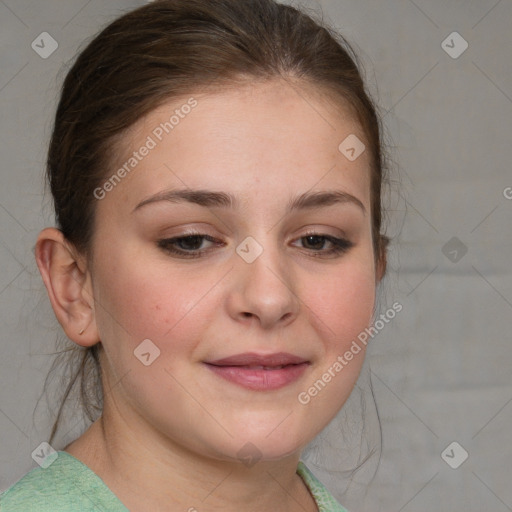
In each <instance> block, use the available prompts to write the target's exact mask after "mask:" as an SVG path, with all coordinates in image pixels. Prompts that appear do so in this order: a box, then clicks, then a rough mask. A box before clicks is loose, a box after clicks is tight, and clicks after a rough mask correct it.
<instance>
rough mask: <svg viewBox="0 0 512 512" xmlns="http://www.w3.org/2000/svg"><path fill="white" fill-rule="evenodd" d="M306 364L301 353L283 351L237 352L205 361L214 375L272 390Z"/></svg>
mask: <svg viewBox="0 0 512 512" xmlns="http://www.w3.org/2000/svg"><path fill="white" fill-rule="evenodd" d="M310 364H311V363H310V361H308V360H306V359H304V358H302V357H298V356H295V355H293V354H287V353H284V352H280V353H276V354H269V355H258V354H254V353H246V354H237V355H235V356H230V357H226V358H223V359H217V360H215V361H207V362H205V365H206V366H207V367H208V368H209V369H210V370H211V371H213V372H214V373H215V374H216V375H217V376H219V377H221V378H223V379H225V380H227V381H229V382H231V383H234V384H237V385H239V386H242V387H244V388H246V389H251V390H254V391H272V390H276V389H280V388H282V387H284V386H287V385H289V384H291V383H292V382H294V381H296V380H298V379H299V378H300V377H301V376H302V375H303V373H304V372H305V371H306V369H307V368H308V367H309V366H310Z"/></svg>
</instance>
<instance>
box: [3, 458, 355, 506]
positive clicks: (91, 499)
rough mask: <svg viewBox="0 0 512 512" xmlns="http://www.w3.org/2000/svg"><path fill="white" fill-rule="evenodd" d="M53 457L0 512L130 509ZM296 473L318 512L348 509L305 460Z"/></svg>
mask: <svg viewBox="0 0 512 512" xmlns="http://www.w3.org/2000/svg"><path fill="white" fill-rule="evenodd" d="M54 458H55V460H54V461H53V462H52V463H51V464H50V465H49V466H48V467H46V468H42V467H37V468H34V469H32V470H31V471H29V472H28V473H27V474H26V475H25V476H24V477H23V478H21V480H19V481H18V482H16V483H15V484H13V485H12V486H11V487H9V488H8V489H7V490H6V491H4V492H3V493H2V494H0V510H1V512H31V511H37V512H98V511H104V512H127V511H128V509H127V508H126V507H125V506H124V505H123V504H122V503H121V502H120V501H119V499H118V498H117V496H116V495H115V494H114V493H113V492H112V491H111V490H110V489H109V488H108V487H107V486H106V485H105V483H104V482H103V480H102V479H101V478H100V477H99V476H98V475H96V473H94V472H93V471H92V470H91V469H90V468H89V467H88V466H86V465H85V464H83V463H82V462H81V461H79V460H78V459H76V458H75V457H73V456H72V455H71V454H69V453H68V452H65V451H59V452H56V454H54ZM297 474H298V475H300V477H301V478H302V479H303V480H304V483H305V484H306V486H307V487H308V489H309V490H310V492H311V494H312V496H313V498H314V499H315V502H316V504H317V506H318V510H319V512H347V511H346V510H345V509H344V508H343V507H342V506H341V505H340V504H339V503H338V502H337V501H336V500H335V499H334V497H333V496H332V495H331V493H330V492H329V491H328V490H327V489H326V488H325V487H324V486H323V485H322V484H321V483H320V482H319V481H318V480H317V478H316V477H315V476H314V475H313V473H311V471H310V470H309V469H308V468H307V467H306V465H305V464H304V463H303V462H302V461H300V462H299V464H298V466H297ZM192 510H193V508H192ZM199 512H200V511H199Z"/></svg>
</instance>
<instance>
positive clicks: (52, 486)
mask: <svg viewBox="0 0 512 512" xmlns="http://www.w3.org/2000/svg"><path fill="white" fill-rule="evenodd" d="M105 507H107V508H105ZM0 510H1V511H2V512H21V511H23V512H26V511H29V510H37V511H38V512H71V511H73V512H75V511H77V510H80V511H81V512H89V511H91V512H92V511H98V510H109V511H110V510H113V511H114V510H115V511H116V512H117V511H126V510H127V509H126V508H124V506H122V505H121V503H120V502H119V501H118V500H116V498H115V496H114V495H113V494H111V493H110V492H109V491H108V489H107V488H106V486H105V484H104V483H103V481H102V480H101V479H100V478H99V477H98V476H97V475H95V474H94V473H93V472H92V471H91V470H90V469H89V468H88V467H87V466H85V465H84V464H82V463H81V462H80V461H79V460H78V459H75V458H74V457H73V456H71V455H70V454H68V453H67V452H64V451H61V452H56V453H55V454H54V456H53V459H52V460H50V461H47V462H46V463H45V464H44V466H42V467H37V468H35V469H32V470H31V471H29V472H28V473H27V474H26V475H25V476H24V477H22V478H21V479H20V480H18V481H17V482H16V483H14V484H13V485H11V487H9V488H8V489H7V490H5V491H4V492H3V493H1V494H0Z"/></svg>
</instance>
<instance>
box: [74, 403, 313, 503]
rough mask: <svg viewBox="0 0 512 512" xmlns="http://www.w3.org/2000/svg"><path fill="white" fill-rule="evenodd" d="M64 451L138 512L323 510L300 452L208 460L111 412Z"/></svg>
mask: <svg viewBox="0 0 512 512" xmlns="http://www.w3.org/2000/svg"><path fill="white" fill-rule="evenodd" d="M65 450H66V451H67V452H68V453H70V454H71V455H73V456H74V457H76V458H78V459H79V460H81V461H82V462H83V463H84V464H86V465H87V466H88V467H89V468H90V469H91V470H92V471H94V472H95V473H96V474H97V475H98V476H99V477H100V478H101V479H102V480H103V481H104V482H105V484H106V485H107V487H109V489H110V490H111V491H112V492H113V493H114V494H115V495H116V496H117V497H118V498H119V500H120V501H121V502H122V503H123V504H124V505H125V506H126V507H127V508H128V509H129V510H130V511H132V512H138V511H143V510H154V511H158V512H166V511H170V510H186V511H189V512H195V511H197V512H201V511H202V510H205V509H207V510H209V511H217V510H219V511H220V510H222V511H225V512H229V511H231V510H233V511H235V510H236V511H239V510H244V511H247V512H253V511H254V512H256V511H262V510H280V511H283V512H287V511H290V512H291V511H292V510H293V511H296V510H297V509H299V510H304V511H307V512H309V511H311V512H313V511H314V512H317V510H318V508H317V506H316V504H315V502H314V500H313V498H312V496H311V494H310V493H309V490H308V489H307V487H306V485H305V484H304V482H303V481H302V479H301V478H300V476H299V475H297V474H296V468H297V464H298V460H299V454H298V453H296V454H293V455H292V456H289V457H285V458H283V459H280V460H278V461H258V462H257V463H255V464H254V465H252V466H247V465H244V464H243V463H241V462H239V461H228V460H218V459H215V458H211V457H210V458H208V457H204V456H201V455H200V454H198V453H195V452H193V451H191V450H189V449H187V448H185V447H183V446H177V445H175V444H172V443H170V441H169V439H167V438H164V437H163V436H162V435H161V434H159V433H156V432H154V431H153V432H149V431H148V427H147V425H144V424H143V423H142V422H140V423H136V422H135V423H134V422H132V421H130V428H127V424H125V423H123V422H122V421H121V420H120V419H119V418H118V419H114V416H113V415H112V416H109V415H108V413H107V411H104V416H103V417H101V418H100V419H99V420H98V421H96V422H95V423H94V424H93V425H92V426H91V427H90V428H89V429H88V430H87V431H86V432H85V433H84V435H83V436H81V437H80V438H79V439H78V440H76V441H75V442H74V443H72V444H70V445H69V446H67V447H66V448H65Z"/></svg>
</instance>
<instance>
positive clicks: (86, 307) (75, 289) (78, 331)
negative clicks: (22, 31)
mask: <svg viewBox="0 0 512 512" xmlns="http://www.w3.org/2000/svg"><path fill="white" fill-rule="evenodd" d="M35 257H36V262H37V266H38V267H39V272H40V273H41V277H42V278H43V282H44V284H45V286H46V290H47V292H48V297H49V299H50V302H51V304H52V307H53V311H54V312H55V316H56V317H57V320H58V321H59V323H60V325H61V326H62V328H63V329H64V332H65V333H66V335H67V336H68V337H69V338H70V339H71V340H73V341H74V342H75V343H77V344H78V345H81V346H83V347H90V346H92V345H95V344H96V343H97V342H98V341H99V336H98V332H97V328H96V322H95V317H94V300H93V296H92V288H91V281H90V279H89V273H88V271H87V267H86V266H85V268H83V267H84V265H81V262H80V261H79V258H78V254H77V252H76V251H75V250H74V248H73V246H72V245H71V244H70V243H69V242H68V241H67V240H66V238H65V237H64V235H63V234H62V232H61V231H60V230H58V229H56V228H46V229H43V231H41V233H40V234H39V236H38V238H37V242H36V246H35ZM81 267H82V268H81Z"/></svg>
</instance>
